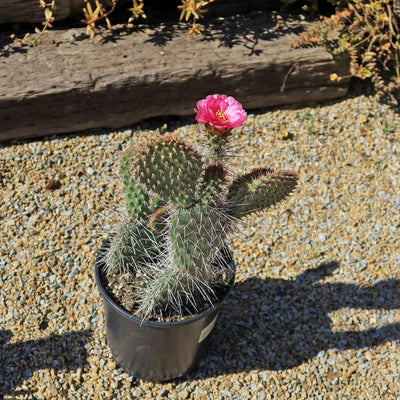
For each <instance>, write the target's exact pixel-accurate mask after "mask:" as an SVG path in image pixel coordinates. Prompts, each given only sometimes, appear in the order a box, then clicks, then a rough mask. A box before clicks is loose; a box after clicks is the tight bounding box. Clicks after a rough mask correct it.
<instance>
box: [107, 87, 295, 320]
mask: <svg viewBox="0 0 400 400" xmlns="http://www.w3.org/2000/svg"><path fill="white" fill-rule="evenodd" d="M197 107H198V109H197V110H196V111H197V116H196V119H197V120H198V121H199V122H201V123H203V124H204V126H205V131H206V132H205V137H206V142H207V149H208V150H207V151H206V152H205V153H204V154H201V153H200V152H198V151H197V150H195V149H194V148H193V147H192V146H190V145H189V144H187V143H185V142H184V141H183V140H181V139H178V138H176V137H174V136H170V135H164V136H162V135H158V136H157V137H155V138H152V139H149V140H145V141H143V142H141V143H139V144H137V145H135V146H134V147H133V148H132V149H130V150H129V151H128V152H127V153H126V154H125V156H124V157H123V159H122V168H121V171H122V176H123V178H124V187H125V192H126V205H127V212H128V215H129V217H127V219H126V221H124V222H123V223H122V224H121V225H119V227H118V228H117V230H116V232H115V234H114V236H113V239H112V242H111V246H110V249H109V251H108V252H107V253H106V254H105V256H104V258H105V264H106V270H107V271H106V272H107V275H108V276H114V275H115V274H116V272H117V273H118V272H121V274H120V275H121V276H122V277H123V278H122V279H125V277H126V275H128V276H129V278H128V280H129V281H130V282H134V286H135V287H134V292H135V297H132V299H134V300H133V301H134V302H135V303H136V307H137V315H139V316H141V317H143V318H146V317H148V316H154V315H161V316H162V315H164V316H165V315H169V314H171V312H175V313H178V314H182V313H184V312H185V311H186V310H188V309H194V310H197V309H198V306H199V304H201V303H204V302H208V303H212V301H213V296H214V295H213V289H212V286H213V284H214V283H216V282H219V280H220V277H221V276H223V275H227V266H226V265H225V263H224V262H223V257H222V256H221V249H222V248H223V247H224V241H225V239H226V237H227V235H228V234H229V232H231V230H232V229H233V228H234V227H235V225H236V224H237V223H238V221H239V220H240V219H241V218H243V217H246V216H248V215H250V214H252V213H254V212H258V211H261V210H264V209H267V208H269V207H272V206H273V205H274V204H276V203H278V202H280V201H282V200H283V199H284V198H285V197H286V196H288V195H289V194H290V193H291V192H292V191H293V189H294V188H295V186H296V184H297V175H296V174H295V173H293V172H291V171H279V170H278V171H274V170H272V169H267V168H259V169H256V170H253V171H252V172H250V173H247V174H245V175H242V176H239V177H237V178H235V179H229V177H230V174H229V173H228V170H227V169H226V167H225V165H224V163H225V161H226V159H227V157H226V152H225V148H226V145H227V143H228V141H229V138H230V135H231V131H232V129H233V128H234V127H237V126H240V125H241V124H242V123H243V122H244V120H245V118H246V113H245V112H244V110H243V108H242V107H241V105H240V104H239V103H238V102H236V100H234V99H233V98H232V97H228V96H224V95H213V96H208V97H207V98H206V99H204V100H201V101H199V102H198V103H197ZM135 282H136V283H135Z"/></svg>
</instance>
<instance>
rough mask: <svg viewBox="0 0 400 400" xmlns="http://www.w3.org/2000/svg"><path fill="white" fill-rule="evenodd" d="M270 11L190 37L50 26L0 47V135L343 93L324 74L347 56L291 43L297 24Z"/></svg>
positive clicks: (341, 69) (170, 31)
mask: <svg viewBox="0 0 400 400" xmlns="http://www.w3.org/2000/svg"><path fill="white" fill-rule="evenodd" d="M277 18H278V17H276V18H270V17H268V16H266V15H264V14H262V13H261V14H257V15H253V16H252V17H248V18H229V19H226V20H225V21H215V22H213V23H210V24H209V31H208V32H206V33H205V35H204V36H203V37H202V38H199V39H194V38H188V36H187V27H186V26H183V27H179V26H177V25H174V26H169V25H160V26H158V27H157V28H155V29H150V28H144V27H143V28H136V29H135V32H128V31H123V30H122V31H121V32H119V34H118V33H115V34H114V35H113V36H110V35H109V33H107V32H103V33H102V34H101V35H98V36H97V37H96V40H95V42H91V41H89V40H88V39H85V40H81V39H82V35H83V32H84V30H82V29H75V30H68V31H59V32H57V31H50V32H49V34H48V35H47V36H46V42H45V43H42V44H40V45H39V46H37V47H32V48H26V49H25V48H18V47H13V45H11V44H8V45H5V46H4V47H3V48H2V47H1V45H0V49H2V50H0V55H1V54H2V55H3V57H0V141H6V140H9V139H13V138H32V137H38V136H44V135H51V134H57V133H67V132H73V131H78V130H84V129H91V128H100V127H111V128H119V127H123V126H126V125H129V124H132V123H136V122H138V121H140V120H143V119H145V118H149V117H154V116H161V115H185V114H192V113H193V106H194V104H195V102H196V101H197V100H198V99H200V98H202V97H204V96H206V95H208V94H211V93H226V94H229V95H233V96H235V97H236V98H238V100H240V101H241V102H242V103H243V104H244V106H245V107H246V108H248V109H250V108H258V107H268V106H276V105H282V104H290V103H303V102H309V101H321V100H324V99H330V98H336V97H340V96H343V95H345V94H346V92H347V89H348V82H346V81H345V80H343V81H341V82H340V83H337V82H331V81H330V79H329V74H331V73H334V72H335V73H338V74H341V75H345V74H346V73H347V70H348V60H346V59H344V58H340V59H337V60H333V59H332V58H331V57H330V56H329V55H328V54H327V53H326V52H325V51H324V50H322V49H321V48H313V49H292V48H291V47H290V43H291V40H292V38H293V35H294V32H300V31H302V30H303V29H305V26H306V25H305V23H304V22H296V21H289V20H288V19H285V18H281V17H279V18H278V20H279V23H280V29H276V24H277ZM53 41H55V42H57V43H58V46H57V47H55V46H53V45H52V44H51V43H52V42H53Z"/></svg>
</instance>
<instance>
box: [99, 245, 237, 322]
mask: <svg viewBox="0 0 400 400" xmlns="http://www.w3.org/2000/svg"><path fill="white" fill-rule="evenodd" d="M109 240H110V238H109V237H108V238H107V239H106V240H105V241H104V242H103V244H102V246H101V248H100V250H99V251H98V253H97V256H96V262H95V279H96V283H97V287H98V289H99V291H100V294H101V295H102V297H103V299H104V300H105V301H107V303H108V304H109V306H111V307H112V308H113V309H114V310H115V311H116V312H118V313H119V314H121V315H122V316H124V317H125V318H128V319H130V320H132V321H134V322H136V323H138V324H140V325H144V326H149V327H154V328H168V327H171V326H179V325H184V324H187V323H190V322H194V321H196V320H198V319H201V318H203V317H204V316H205V315H206V314H209V313H210V312H212V311H214V310H218V309H219V308H220V307H221V306H222V304H223V302H224V301H225V299H226V298H227V297H228V295H229V293H230V291H231V290H226V292H225V293H224V294H223V295H222V296H221V297H220V298H218V299H217V301H216V303H215V304H213V305H211V306H210V307H208V308H206V309H205V310H204V311H202V312H201V313H198V314H196V315H193V316H188V317H182V319H180V320H177V321H169V322H166V321H152V320H148V319H145V318H139V317H137V316H136V315H134V314H132V313H130V312H128V311H126V310H125V309H123V308H122V307H121V306H120V305H119V304H117V303H116V302H115V301H114V300H113V299H112V298H111V297H110V295H109V294H108V292H107V290H106V289H105V287H104V285H103V282H102V280H101V277H104V274H103V272H102V269H101V267H102V265H103V261H102V259H101V255H102V254H103V252H104V251H105V247H106V246H107V245H108V243H109ZM225 249H226V250H227V252H228V254H229V256H230V260H229V264H230V265H231V266H232V265H233V269H232V271H231V277H230V279H229V284H228V285H227V286H229V287H230V288H232V287H233V286H234V283H235V267H234V265H235V263H234V261H233V259H232V257H231V253H230V251H229V250H228V247H227V246H225Z"/></svg>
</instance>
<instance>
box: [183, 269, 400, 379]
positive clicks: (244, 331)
mask: <svg viewBox="0 0 400 400" xmlns="http://www.w3.org/2000/svg"><path fill="white" fill-rule="evenodd" d="M338 266H339V263H338V262H336V261H333V262H330V263H326V264H322V265H320V266H319V267H317V268H316V269H310V270H307V271H306V272H304V273H303V274H301V275H299V276H298V277H297V278H296V279H295V280H284V279H266V280H261V279H258V278H251V279H248V280H246V281H244V282H240V283H238V284H236V286H235V288H234V290H233V292H232V293H231V295H230V297H229V298H228V301H227V302H226V304H225V307H224V310H223V312H222V313H221V315H220V319H219V320H218V323H217V325H216V327H215V332H214V333H213V335H211V337H210V348H209V352H208V355H207V357H206V359H205V360H204V362H203V363H202V365H201V366H200V368H199V369H198V370H197V371H196V372H193V373H192V374H190V375H189V376H188V377H186V378H189V379H198V378H200V379H202V378H206V377H209V376H218V375H221V374H227V373H234V372H241V371H250V370H253V369H258V370H286V369H290V368H293V367H296V366H298V365H300V364H302V363H304V362H306V361H307V360H309V359H312V358H314V357H315V356H317V354H318V353H319V352H321V351H323V350H328V349H333V348H335V349H360V348H368V347H372V346H376V345H379V344H380V343H383V342H386V341H393V340H397V339H399V338H400V324H399V323H394V324H388V325H382V324H380V325H381V326H380V327H377V328H369V329H365V330H362V328H361V327H360V326H359V324H358V322H357V320H356V319H355V320H354V321H353V320H350V319H351V317H350V318H349V320H348V321H347V322H345V324H346V325H347V326H348V327H349V330H347V331H343V332H342V331H341V332H339V331H335V329H332V328H333V327H332V321H331V319H330V317H329V313H330V312H333V311H336V310H340V309H343V308H357V309H365V310H372V309H375V310H379V309H380V310H391V309H397V308H400V281H398V280H387V281H381V282H378V283H377V284H375V285H373V286H370V287H363V286H357V285H352V284H342V283H328V282H327V283H324V282H323V280H324V279H325V278H327V277H329V276H330V275H331V274H332V273H333V272H334V270H335V269H336V268H338ZM348 316H349V312H347V313H346V316H345V318H348ZM376 323H377V324H379V317H377V321H376Z"/></svg>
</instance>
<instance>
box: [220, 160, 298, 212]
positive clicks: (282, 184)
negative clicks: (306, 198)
mask: <svg viewBox="0 0 400 400" xmlns="http://www.w3.org/2000/svg"><path fill="white" fill-rule="evenodd" d="M297 181H298V177H297V174H295V173H294V172H292V171H282V170H277V171H274V170H272V169H268V168H260V169H256V170H254V171H252V172H250V173H248V174H246V175H243V176H241V177H239V178H237V179H236V180H234V181H233V182H232V184H231V186H230V188H229V190H228V195H227V201H228V204H229V206H230V210H231V214H232V216H233V217H235V218H242V217H245V216H247V215H249V214H251V213H253V212H256V211H261V210H265V209H267V208H270V207H272V206H273V205H275V204H277V203H279V202H280V201H282V200H283V199H284V198H285V197H287V196H288V195H289V194H290V193H291V192H292V191H293V190H294V188H295V187H296V185H297Z"/></svg>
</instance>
